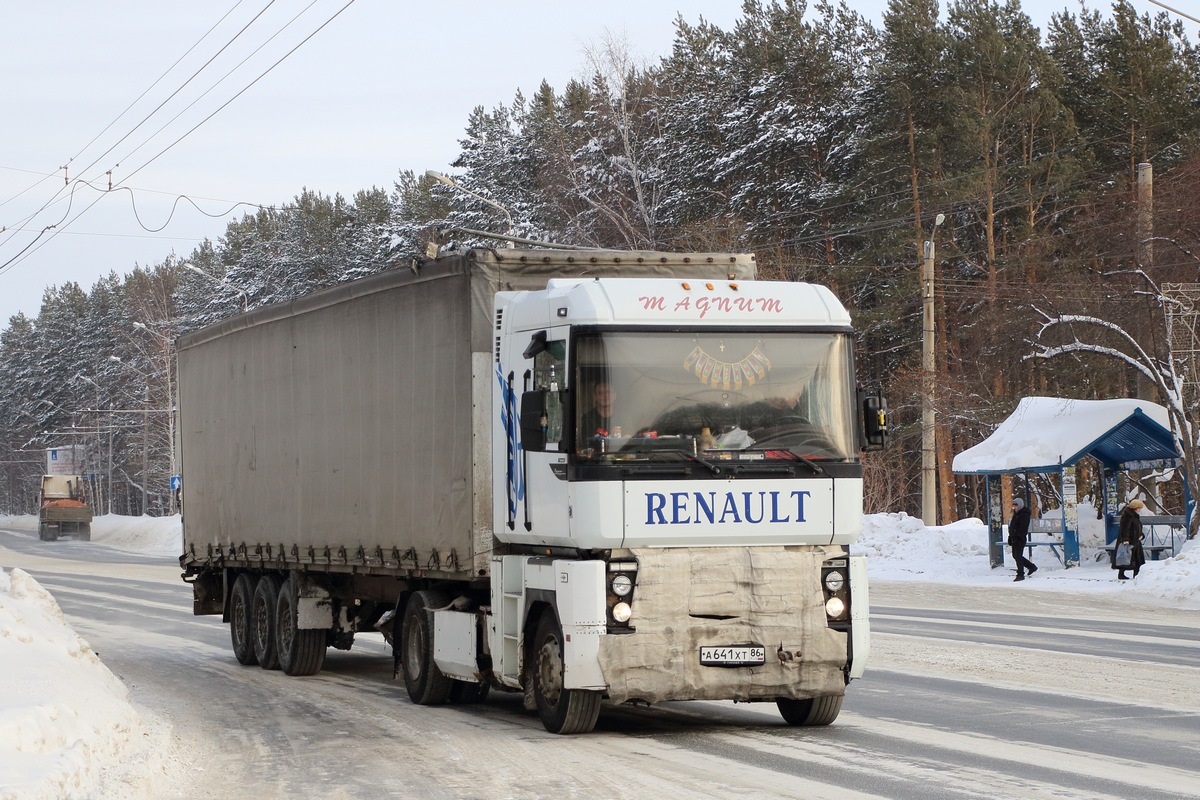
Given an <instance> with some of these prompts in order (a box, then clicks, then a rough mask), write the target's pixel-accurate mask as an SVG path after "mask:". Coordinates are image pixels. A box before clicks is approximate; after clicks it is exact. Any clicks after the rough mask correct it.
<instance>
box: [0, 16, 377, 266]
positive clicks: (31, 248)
mask: <svg viewBox="0 0 1200 800" xmlns="http://www.w3.org/2000/svg"><path fill="white" fill-rule="evenodd" d="M274 1H275V0H271V3H274ZM353 4H354V0H348V2H347V3H346V4H345V5H343V6H342V7H341V8H339V9H338V10H337V11H336V12H334V14H333V15H331V16H330V17H329V18H328V19H326V20H325V21H324V22H323V23H321V25H319V26H318V27H317V28H316V30H314V31H313V32H312V33H310V34H309V35H308V36H306V37H305V38H304V39H302V40H301V41H300V42H299V43H298V44H296V45H295V46H294V47H292V48H291V49H290V50H288V51H287V52H286V53H284V54H283V56H281V57H280V58H279V59H278V60H276V61H275V62H274V63H273V64H271V65H270V66H269V67H267V69H266V70H264V71H263V72H262V73H260V74H259V75H258V76H257V77H256V78H255V79H254V80H252V81H251V82H250V83H248V84H247V85H246V86H244V87H243V88H242V89H240V90H239V91H238V92H237V93H236V94H234V95H233V96H232V97H230V98H229V99H228V100H226V101H225V102H224V103H222V104H221V105H220V106H219V107H217V109H216V110H214V111H213V112H212V113H211V114H209V115H208V116H206V117H205V118H204V119H202V120H200V121H199V122H198V123H196V124H195V125H194V126H192V127H191V128H190V129H188V130H187V131H186V132H185V133H184V134H183V135H182V136H180V137H179V138H178V139H176V140H175V141H173V142H172V143H171V144H169V145H167V146H166V147H165V148H163V149H162V150H160V151H159V152H158V153H157V154H155V155H154V156H153V157H151V158H150V159H149V160H147V161H146V162H144V163H143V164H142V165H141V166H139V167H138V168H137V169H135V170H133V171H132V172H131V173H129V174H128V175H127V176H125V178H124V179H123V180H122V181H121V183H124V182H125V181H128V180H129V179H130V178H132V177H133V176H134V175H136V174H137V173H138V172H141V171H142V170H143V169H145V168H146V167H148V166H149V165H150V164H152V163H153V162H154V161H156V160H157V159H159V158H160V157H162V156H163V155H164V154H166V153H167V152H169V151H170V150H171V149H173V148H174V147H175V146H176V145H178V144H179V143H180V142H182V141H183V140H184V139H186V138H187V137H188V136H190V135H191V134H192V133H194V132H195V131H196V130H197V129H198V128H200V127H201V126H202V125H204V124H205V123H206V122H208V121H209V120H210V119H212V118H213V117H214V116H216V115H217V114H218V113H220V112H221V111H223V110H224V109H225V108H226V107H228V106H229V104H230V103H232V102H233V101H234V100H236V99H237V98H239V97H241V96H242V95H243V94H244V93H245V92H247V91H248V90H249V89H250V88H251V87H252V86H254V85H255V84H257V83H258V82H259V81H260V80H262V79H263V78H264V77H266V76H267V75H268V74H270V73H271V72H272V71H273V70H274V69H275V68H276V67H278V66H279V65H280V64H281V63H283V62H284V61H285V60H286V59H287V58H289V57H290V56H291V55H292V54H293V53H295V52H296V51H297V50H299V49H300V48H301V47H302V46H304V45H305V44H306V43H307V42H308V41H309V40H311V39H312V38H313V37H314V36H316V35H317V34H318V33H320V32H321V31H322V30H324V29H325V27H326V26H328V25H329V24H330V23H332V22H333V20H335V19H337V18H338V17H339V16H340V15H341V14H342V13H343V12H344V11H345V10H346V9H347V8H349V7H350V6H351V5H353ZM269 5H270V4H268V7H269ZM310 5H311V4H310ZM264 11H265V9H264ZM261 13H262V12H260V13H259V15H258V16H261ZM258 16H256V17H255V19H257V18H258ZM293 21H294V20H293ZM252 22H253V20H252ZM288 24H289V25H290V24H291V23H288ZM248 25H249V24H248ZM248 25H247V26H246V27H248ZM285 27H286V26H285ZM242 30H243V31H244V30H245V28H243V29H242ZM240 33H241V32H239V34H238V35H240ZM235 38H236V37H235ZM209 63H211V59H210V62H209ZM197 74H198V72H197ZM193 77H195V76H194V75H193ZM189 80H191V79H190V78H189ZM222 80H223V79H222ZM177 93H178V92H176V94H177ZM172 96H174V95H172ZM159 108H161V104H160V106H159ZM156 110H157V109H156ZM148 118H149V117H147V119H148ZM144 121H145V120H143V122H144ZM140 124H142V123H139V125H140ZM125 138H128V135H126V136H125V137H123V138H122V140H121V141H124V139H125ZM114 147H115V145H114ZM110 151H111V148H110V150H109V151H106V153H107V152H110ZM101 157H103V156H101ZM98 160H99V159H97V161H98ZM95 163H96V162H95V161H94V162H93V164H92V165H93V166H94V164H95ZM89 168H90V167H89ZM87 185H88V186H90V184H87ZM92 188H94V187H92ZM115 189H125V190H127V191H128V188H127V187H122V186H119V185H118V186H116V187H113V188H112V189H109V190H107V191H105V192H103V193H102V194H100V195H99V196H98V197H97V198H96V199H95V200H94V201H93V202H92V203H90V204H89V205H88V206H86V207H85V208H84V209H83V210H81V211H80V212H79V213H77V214H76V215H75V216H74V217H71V218H70V219H67V217H68V216H69V215H70V208H71V205H73V199H72V203H71V205H68V209H67V213H66V214H64V216H63V217H62V219H60V221H59V222H58V223H55V224H54V225H50V226H46V227H44V228H42V230H41V232H40V233H39V234H38V235H37V237H35V239H34V240H33V241H32V242H30V243H29V244H27V245H26V246H25V247H23V248H22V249H21V250H20V251H19V252H18V253H17V254H16V255H15V256H13V257H12V258H10V259H8V260H7V261H5V262H3V263H0V275H2V274H4V273H5V272H6V271H8V270H9V269H11V268H12V267H13V266H15V265H16V264H17V263H19V262H20V261H22V260H24V259H25V258H27V257H28V256H29V255H32V254H33V253H34V252H37V250H39V249H41V248H42V247H43V246H45V245H46V244H48V243H49V242H50V241H52V240H53V239H54V238H55V236H57V234H58V233H59V232H61V230H62V228H65V227H68V226H70V225H71V224H72V223H74V222H75V220H77V219H79V218H80V217H82V216H83V215H84V214H86V213H87V212H88V211H89V210H91V209H92V208H93V207H94V206H95V205H96V203H98V202H100V200H101V199H103V197H104V196H105V194H108V193H109V192H111V191H114V190H115ZM74 191H75V188H74V187H73V188H72V189H71V195H72V198H73V196H74ZM60 192H61V190H60ZM49 204H50V203H49V202H47V204H46V205H45V206H43V208H42V210H44V209H45V208H46V207H48V206H49ZM247 205H253V204H247ZM37 213H40V212H35V214H34V216H36V214H37ZM172 213H174V212H173V211H172ZM27 221H28V220H26V222H27ZM139 224H140V220H139ZM60 225H61V226H62V228H60V227H59V226H60ZM143 227H145V226H143ZM164 227H165V226H164ZM147 230H149V229H147ZM159 230H161V228H160V229H159ZM46 234H50V235H49V238H47V239H46V240H45V241H42V242H41V243H40V244H39V243H38V242H39V240H41V239H42V237H43V236H46Z"/></svg>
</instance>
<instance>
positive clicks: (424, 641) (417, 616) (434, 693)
mask: <svg viewBox="0 0 1200 800" xmlns="http://www.w3.org/2000/svg"><path fill="white" fill-rule="evenodd" d="M447 603H449V600H448V599H447V597H446V596H445V595H443V594H442V593H441V592H431V591H422V592H413V593H412V595H411V596H410V597H409V598H408V604H407V605H405V606H404V625H403V627H402V628H401V636H400V654H401V658H400V667H401V669H402V670H403V672H404V688H405V689H407V690H408V699H409V700H412V701H413V702H414V703H416V704H417V705H419V706H436V705H441V704H442V703H445V702H446V701H447V700H448V699H450V690H451V689H452V688H453V682H452V681H451V680H450V679H449V678H447V677H446V676H445V675H443V674H442V671H441V670H440V669H438V667H437V664H435V663H433V615H432V614H431V613H430V609H434V608H444V607H445V606H446V605H447Z"/></svg>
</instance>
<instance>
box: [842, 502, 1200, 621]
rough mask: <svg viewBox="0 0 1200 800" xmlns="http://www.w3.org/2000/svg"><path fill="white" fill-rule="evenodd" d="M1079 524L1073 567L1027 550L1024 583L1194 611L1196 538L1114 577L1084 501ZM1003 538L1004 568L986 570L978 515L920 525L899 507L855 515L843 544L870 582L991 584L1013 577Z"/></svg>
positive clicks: (1045, 550)
mask: <svg viewBox="0 0 1200 800" xmlns="http://www.w3.org/2000/svg"><path fill="white" fill-rule="evenodd" d="M1047 516H1049V515H1047ZM1079 527H1080V531H1079V555H1080V558H1079V561H1080V563H1079V565H1078V566H1076V567H1072V568H1071V569H1066V568H1064V567H1063V565H1062V562H1060V561H1059V560H1058V557H1057V556H1056V555H1055V553H1054V551H1053V550H1052V549H1051V548H1049V547H1045V546H1040V547H1034V548H1033V561H1034V563H1035V564H1037V566H1038V572H1037V577H1036V578H1034V579H1033V580H1032V581H1028V582H1026V583H1025V584H1024V586H1025V587H1034V586H1036V587H1037V588H1039V589H1049V590H1052V591H1068V592H1076V593H1084V594H1110V593H1111V594H1117V593H1120V594H1121V595H1123V596H1125V597H1126V598H1127V599H1135V598H1136V599H1137V600H1140V601H1144V602H1147V603H1151V604H1157V605H1170V606H1176V607H1179V608H1200V539H1197V540H1193V541H1187V540H1186V539H1184V538H1183V537H1182V536H1181V535H1180V536H1179V538H1178V539H1177V542H1176V544H1177V547H1178V554H1177V555H1176V556H1175V557H1174V558H1164V559H1162V560H1159V561H1148V562H1146V565H1145V566H1143V567H1142V569H1141V574H1139V575H1138V577H1137V579H1136V580H1129V581H1118V580H1116V573H1115V572H1114V571H1113V570H1112V568H1111V566H1110V562H1109V557H1108V552H1107V551H1106V550H1105V549H1104V523H1103V522H1102V521H1101V520H1098V519H1096V516H1095V511H1094V509H1093V508H1092V507H1091V506H1090V505H1089V504H1087V503H1080V504H1079ZM1006 530H1007V529H1006ZM1004 538H1005V544H1004V566H1003V567H998V568H996V569H992V568H991V566H990V561H989V557H988V531H987V525H986V524H984V522H983V521H982V520H979V519H965V520H959V521H958V522H953V523H950V524H949V525H942V526H940V527H935V528H926V527H925V525H924V523H923V522H921V520H920V519H917V518H915V517H910V516H908V515H907V514H905V513H902V512H901V513H893V514H870V515H868V516H866V517H865V518H864V519H863V532H862V536H860V537H859V540H858V542H857V543H855V544H854V545H852V546H851V548H850V549H851V552H853V553H861V554H863V555H866V556H867V571H868V574H869V575H870V578H871V580H873V581H922V582H928V583H954V584H971V585H977V586H994V585H1000V584H1003V583H1007V582H1011V581H1012V579H1013V572H1014V568H1013V560H1012V552H1011V550H1010V548H1009V547H1008V544H1007V532H1006V533H1005V537H1004ZM1037 538H1038V539H1039V540H1044V537H1041V536H1039V537H1037Z"/></svg>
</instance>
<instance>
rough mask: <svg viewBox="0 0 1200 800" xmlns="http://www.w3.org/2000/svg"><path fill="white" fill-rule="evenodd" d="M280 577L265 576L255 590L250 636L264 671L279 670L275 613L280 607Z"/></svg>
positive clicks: (255, 655)
mask: <svg viewBox="0 0 1200 800" xmlns="http://www.w3.org/2000/svg"><path fill="white" fill-rule="evenodd" d="M281 583H283V581H282V580H280V578H279V576H278V575H263V576H262V577H261V578H259V579H258V586H257V587H255V589H254V604H253V606H252V607H251V614H250V620H251V625H250V634H251V641H252V642H253V644H254V657H255V659H256V660H257V661H258V665H259V666H260V667H262V668H263V669H279V651H278V650H277V649H276V647H275V641H276V636H275V612H276V608H277V607H278V605H279V586H280V584H281Z"/></svg>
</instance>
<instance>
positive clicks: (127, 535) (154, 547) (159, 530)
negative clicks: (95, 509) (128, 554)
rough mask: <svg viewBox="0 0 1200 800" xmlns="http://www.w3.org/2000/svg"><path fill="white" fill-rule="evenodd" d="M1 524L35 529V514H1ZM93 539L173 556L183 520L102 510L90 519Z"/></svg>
mask: <svg viewBox="0 0 1200 800" xmlns="http://www.w3.org/2000/svg"><path fill="white" fill-rule="evenodd" d="M0 528H12V529H14V530H19V531H36V530H37V529H38V518H37V517H36V516H34V515H32V514H28V515H25V516H21V517H6V516H4V515H2V514H0ZM92 541H93V542H95V543H97V544H103V545H108V546H109V547H115V548H117V549H118V550H129V551H132V552H136V553H144V554H146V555H149V556H172V557H176V556H178V555H179V554H180V553H182V552H183V524H182V523H181V522H180V517H179V516H178V515H176V516H173V517H123V516H121V515H120V514H104V515H101V516H98V517H96V518H95V519H93V520H92Z"/></svg>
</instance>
